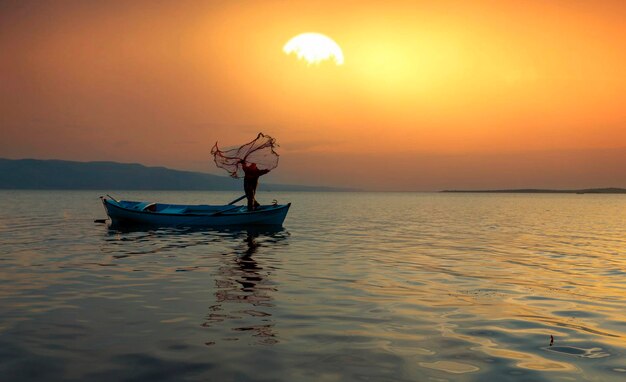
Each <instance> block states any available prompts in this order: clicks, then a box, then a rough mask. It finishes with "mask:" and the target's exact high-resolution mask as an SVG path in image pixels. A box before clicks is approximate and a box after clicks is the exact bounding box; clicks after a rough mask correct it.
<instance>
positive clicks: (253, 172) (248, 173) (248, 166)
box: [240, 159, 270, 211]
mask: <svg viewBox="0 0 626 382" xmlns="http://www.w3.org/2000/svg"><path fill="white" fill-rule="evenodd" d="M240 163H241V168H242V170H243V173H244V177H243V190H244V191H245V192H246V198H247V199H248V211H253V210H255V209H256V208H257V207H258V206H259V205H260V204H259V203H258V202H257V201H256V199H255V196H256V188H257V186H258V185H259V177H260V176H261V175H265V174H267V173H268V172H270V170H259V168H258V167H257V166H256V163H248V162H246V160H245V159H242V160H241V162H240Z"/></svg>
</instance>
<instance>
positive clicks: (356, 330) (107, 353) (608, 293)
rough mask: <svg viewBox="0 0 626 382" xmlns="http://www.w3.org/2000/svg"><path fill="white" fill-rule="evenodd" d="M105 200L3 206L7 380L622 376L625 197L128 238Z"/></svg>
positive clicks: (295, 197)
mask: <svg viewBox="0 0 626 382" xmlns="http://www.w3.org/2000/svg"><path fill="white" fill-rule="evenodd" d="M118 194H119V195H120V196H122V197H124V198H127V199H136V200H137V199H140V200H141V199H149V200H155V201H161V202H171V203H215V204H223V203H224V202H228V201H230V200H231V199H234V198H235V197H237V196H238V195H236V194H232V193H220V192H210V193H207V192H150V193H148V192H124V193H118ZM98 195H99V194H98V193H95V192H90V191H77V192H68V191H58V192H51V191H1V192H0V280H2V283H1V284H0V375H2V376H3V377H2V379H6V380H11V381H20V380H59V381H60V380H63V381H71V380H94V381H112V380H121V381H124V380H127V381H134V380H150V381H182V380H220V381H350V380H368V381H418V380H419V381H422V380H423V381H427V380H433V381H440V380H455V381H456V380H468V381H474V380H476V381H478V380H481V381H484V380H498V381H503V380H533V381H541V380H591V381H610V380H616V381H617V380H620V381H621V380H625V379H626V197H625V196H623V195H537V194H532V195H530V194H528V195H521V194H519V195H499V194H413V193H398V194H394V193H355V194H352V193H295V192H294V193H265V192H262V193H260V195H259V196H260V199H261V201H265V202H269V201H271V200H272V199H274V198H277V199H278V200H279V201H280V202H286V201H291V202H292V203H293V206H292V209H291V211H290V212H289V215H288V217H287V220H286V221H285V225H284V227H283V228H282V229H272V230H267V229H261V230H210V229H200V230H197V229H196V230H190V229H156V230H126V231H120V230H115V229H109V228H107V226H106V225H103V224H94V222H93V221H94V219H97V218H103V217H104V210H103V209H102V206H101V205H100V204H99V200H98V199H97V196H98ZM550 336H553V338H554V343H553V344H552V346H550Z"/></svg>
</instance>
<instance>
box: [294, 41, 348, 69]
mask: <svg viewBox="0 0 626 382" xmlns="http://www.w3.org/2000/svg"><path fill="white" fill-rule="evenodd" d="M283 52H285V53H286V54H291V53H295V54H296V55H297V56H298V59H300V60H305V61H306V62H307V63H308V64H309V65H311V64H319V63H321V62H322V61H326V60H333V61H334V62H335V64H336V65H343V52H342V51H341V47H340V46H339V44H337V43H336V42H335V41H334V40H333V39H332V38H330V37H328V36H325V35H323V34H321V33H302V34H299V35H297V36H294V37H292V38H291V40H289V41H287V43H286V44H285V46H284V47H283Z"/></svg>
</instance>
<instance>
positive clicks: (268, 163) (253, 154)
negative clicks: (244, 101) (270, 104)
mask: <svg viewBox="0 0 626 382" xmlns="http://www.w3.org/2000/svg"><path fill="white" fill-rule="evenodd" d="M275 147H278V145H277V144H276V140H275V139H274V138H272V137H270V136H269V135H265V134H263V133H259V135H257V137H256V139H255V140H253V141H252V142H248V143H246V144H245V145H242V146H239V147H234V148H230V149H226V150H220V148H219V147H218V146H217V142H215V145H214V146H213V148H212V149H211V154H212V155H213V159H214V160H215V164H216V165H217V167H219V168H223V169H224V170H226V171H227V172H228V173H229V174H230V176H232V177H233V178H241V177H243V175H244V173H243V169H242V168H241V161H242V160H244V161H246V162H247V163H248V164H251V163H255V164H256V166H257V168H258V169H259V170H273V169H275V168H276V166H278V154H277V153H276V151H274V148H275Z"/></svg>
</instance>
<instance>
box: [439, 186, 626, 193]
mask: <svg viewBox="0 0 626 382" xmlns="http://www.w3.org/2000/svg"><path fill="white" fill-rule="evenodd" d="M440 192H456V193H461V192H463V193H485V194H486V193H493V194H626V189H624V188H616V187H609V188H586V189H579V190H550V189H536V188H521V189H511V190H443V191H440Z"/></svg>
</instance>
